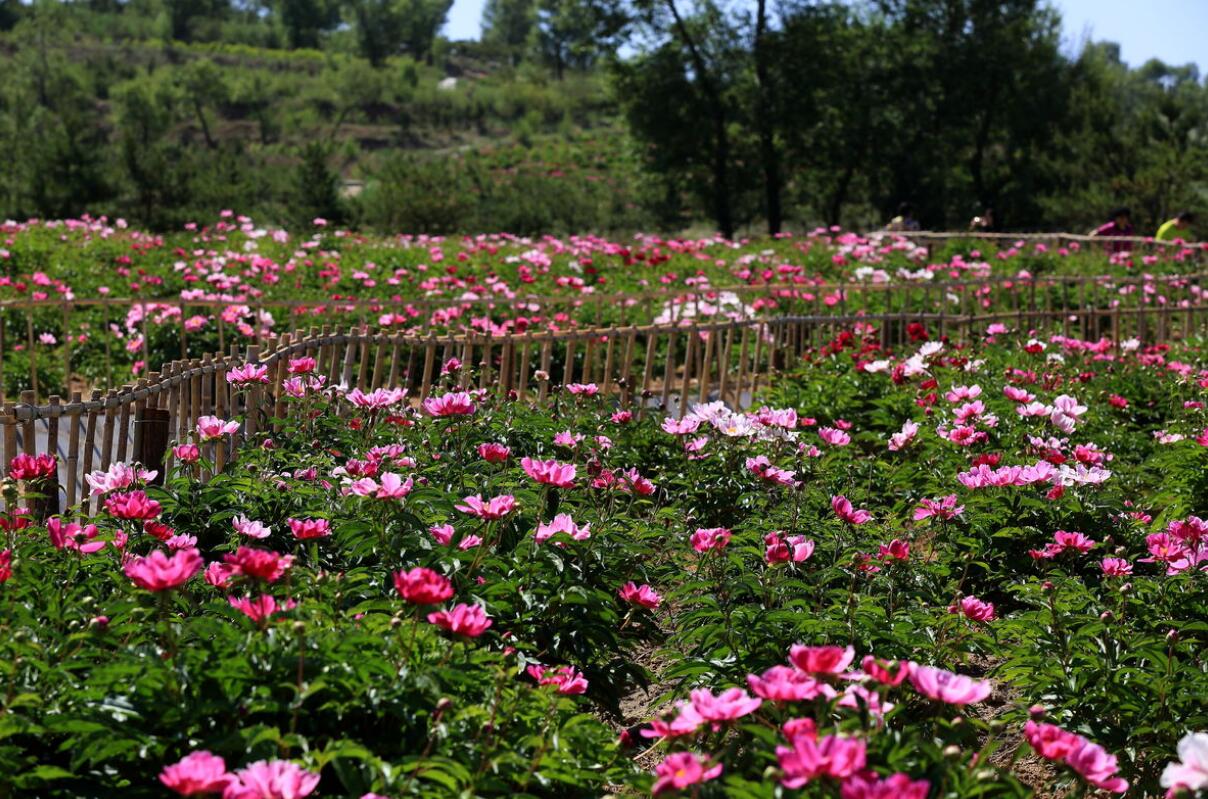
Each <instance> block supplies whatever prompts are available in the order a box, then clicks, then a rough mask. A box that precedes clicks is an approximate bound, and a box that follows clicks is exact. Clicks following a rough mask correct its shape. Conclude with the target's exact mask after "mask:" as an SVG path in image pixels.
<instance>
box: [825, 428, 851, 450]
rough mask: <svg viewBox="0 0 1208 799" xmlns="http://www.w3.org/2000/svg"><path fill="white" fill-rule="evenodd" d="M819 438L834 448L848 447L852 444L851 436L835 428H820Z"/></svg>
mask: <svg viewBox="0 0 1208 799" xmlns="http://www.w3.org/2000/svg"><path fill="white" fill-rule="evenodd" d="M818 437H819V438H821V439H822V440H823V441H825V442H826V443H827V444H830V445H831V446H832V447H846V446H847V445H848V444H850V443H851V436H849V435H848V434H847V433H845V432H843V431H842V430H839V429H838V428H834V427H820V428H818Z"/></svg>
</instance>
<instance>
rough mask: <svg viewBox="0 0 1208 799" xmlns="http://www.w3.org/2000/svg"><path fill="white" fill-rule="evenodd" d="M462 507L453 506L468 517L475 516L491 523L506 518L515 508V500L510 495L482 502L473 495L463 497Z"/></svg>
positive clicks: (481, 499)
mask: <svg viewBox="0 0 1208 799" xmlns="http://www.w3.org/2000/svg"><path fill="white" fill-rule="evenodd" d="M461 501H462V502H463V503H465V504H463V505H455V506H454V507H456V508H457V509H458V510H459V511H461V512H462V513H466V514H469V515H470V516H477V517H478V518H480V519H485V520H487V521H493V520H495V519H502V518H503V517H504V516H507V515H508V514H509V513H511V512H512V510H513V509H514V508H515V507H516V498H515V497H513V496H512V495H511V494H504V495H502V496H498V497H492V498H491V499H490V500H489V501H484V500H483V498H482V496H481V495H479V494H473V495H471V496H468V497H464V498H463V499H462V500H461Z"/></svg>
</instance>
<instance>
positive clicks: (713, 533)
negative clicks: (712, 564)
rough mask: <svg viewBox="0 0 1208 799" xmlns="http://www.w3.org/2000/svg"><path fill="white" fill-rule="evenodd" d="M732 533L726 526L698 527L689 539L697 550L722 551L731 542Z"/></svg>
mask: <svg viewBox="0 0 1208 799" xmlns="http://www.w3.org/2000/svg"><path fill="white" fill-rule="evenodd" d="M730 536H731V533H730V531H729V530H728V529H726V528H725V527H698V528H697V530H696V532H695V533H693V534H692V536H691V538H689V541H691V542H692V548H693V549H695V550H696V551H697V552H701V553H705V552H708V551H710V550H717V551H719V552H720V551H721V550H723V549H725V548H726V545H727V544H729V543H730Z"/></svg>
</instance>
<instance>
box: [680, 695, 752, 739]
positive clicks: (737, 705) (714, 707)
mask: <svg viewBox="0 0 1208 799" xmlns="http://www.w3.org/2000/svg"><path fill="white" fill-rule="evenodd" d="M690 696H691V701H692V708H693V709H694V710H695V711H696V712H697V713H698V714H699V715H700V717H701V718H702V719H704V720H705V721H711V722H713V729H715V730H716V729H720V726H721V725H720V722H723V721H735V720H737V719H740V718H742V717H743V716H749V715H750V714H752V713H754V712H755V711H756V710H758V709H759V706H760V705H762V704H763V700H762V699H758V698H755V697H752V696H749V695H748V694H747V692H746V691H744V690H742V689H741V688H727V689H726V690H724V691H722V692H721V693H720V694H717V695H716V696H714V695H713V693H712V692H711V691H710V690H709V689H708V688H697V689H696V690H694V691H692V692H691V694H690Z"/></svg>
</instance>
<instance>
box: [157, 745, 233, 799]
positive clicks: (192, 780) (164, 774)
mask: <svg viewBox="0 0 1208 799" xmlns="http://www.w3.org/2000/svg"><path fill="white" fill-rule="evenodd" d="M231 779H232V777H231V775H229V774H227V770H226V762H225V761H224V760H223V759H222V758H221V757H218V756H217V755H212V754H210V753H209V752H207V751H204V750H202V751H198V752H192V753H190V754H187V755H185V756H184V757H183V758H181V759H180V760H179V761H178V762H176V763H173V764H172V765H170V766H164V770H163V771H161V772H160V773H159V781H160V782H161V783H163V785H164V787H165V788H167V789H168V790H170V791H174V792H176V793H178V794H180V795H181V796H201V795H203V794H211V793H222V792H223V790H224V789H225V788H226V786H227V783H229V782H230V781H231Z"/></svg>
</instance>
